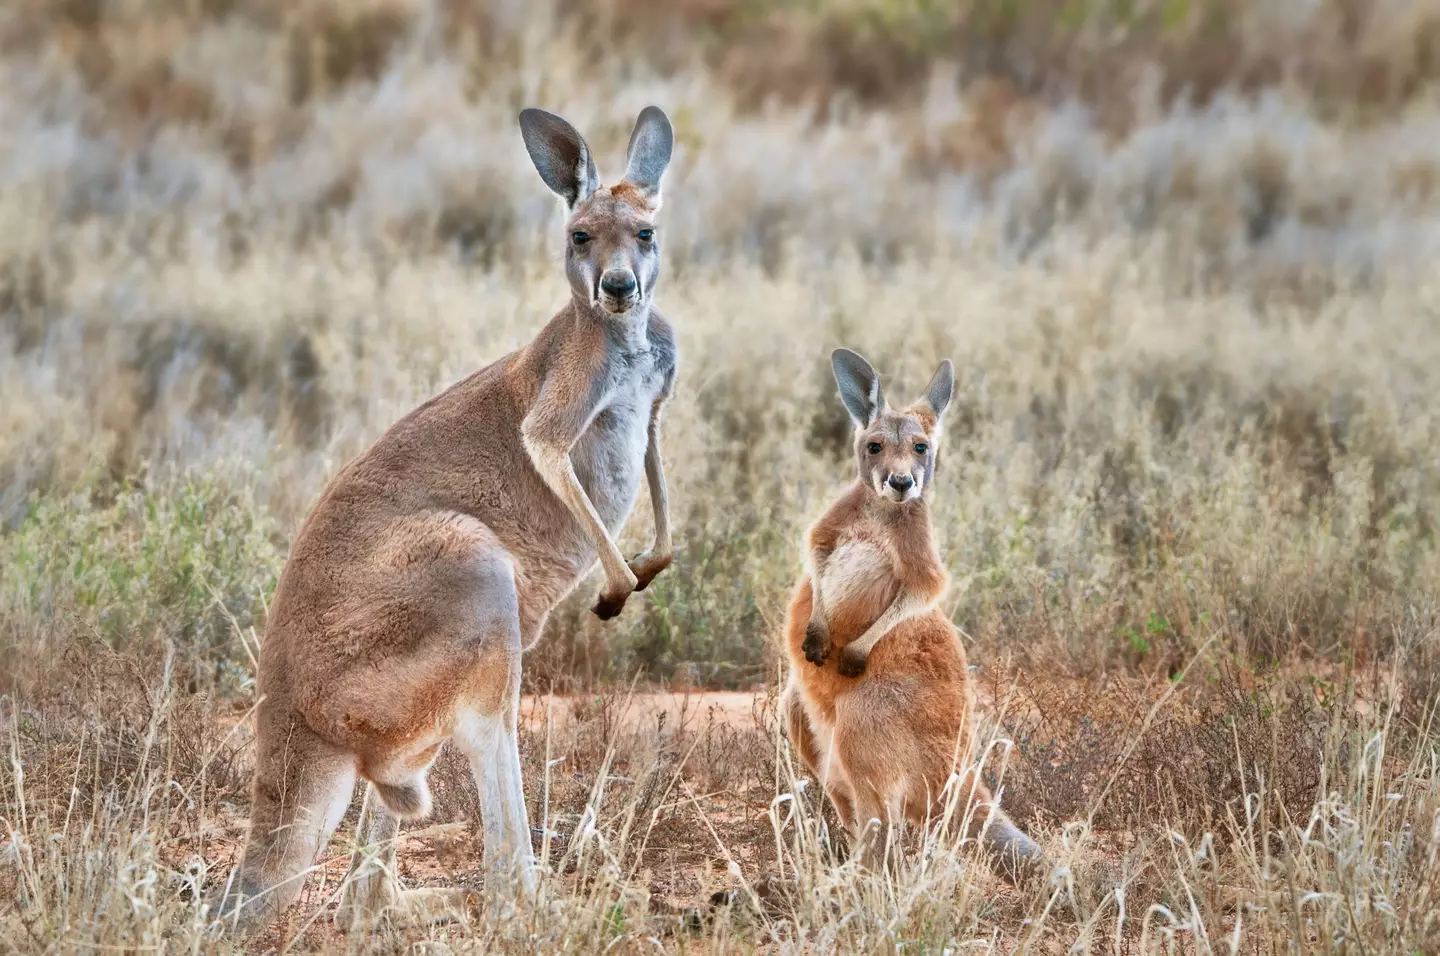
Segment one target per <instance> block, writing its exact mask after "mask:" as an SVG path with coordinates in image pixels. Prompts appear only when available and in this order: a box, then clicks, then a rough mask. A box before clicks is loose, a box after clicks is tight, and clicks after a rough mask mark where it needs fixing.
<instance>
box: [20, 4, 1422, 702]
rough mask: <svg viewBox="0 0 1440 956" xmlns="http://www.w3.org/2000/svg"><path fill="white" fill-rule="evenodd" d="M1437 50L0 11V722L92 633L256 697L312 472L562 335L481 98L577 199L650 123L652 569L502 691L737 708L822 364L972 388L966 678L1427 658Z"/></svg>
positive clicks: (1213, 17)
mask: <svg viewBox="0 0 1440 956" xmlns="http://www.w3.org/2000/svg"><path fill="white" fill-rule="evenodd" d="M1437 38H1440V8H1437V7H1436V6H1435V5H1433V4H1423V3H1401V2H1380V0H1376V2H1372V3H1364V2H1359V0H1304V2H1302V0H1274V2H1267V3H1258V2H1243V0H955V2H940V0H836V2H820V0H808V2H807V0H674V2H667V3H664V4H655V3H651V2H638V0H535V2H528V3H519V2H514V0H495V2H491V3H480V2H460V0H356V2H343V3H342V2H339V0H333V2H332V0H301V2H292V3H282V2H279V0H152V2H143V3H142V2H138V0H133V2H130V0H14V2H12V3H9V4H6V5H5V9H4V10H3V11H0V86H3V88H4V89H5V90H6V91H7V94H6V96H5V97H3V98H0V401H3V407H4V409H5V412H4V427H3V429H0V527H3V532H0V566H3V572H0V574H3V579H0V586H3V588H4V592H3V593H4V595H5V600H4V602H3V611H0V655H3V657H4V660H5V667H4V673H5V677H4V679H3V680H4V684H5V687H4V688H0V689H4V690H14V689H17V688H20V687H22V686H29V687H31V688H32V690H33V689H34V688H35V687H37V686H39V685H40V683H43V680H45V679H48V678H46V677H45V676H44V675H46V674H47V673H48V671H47V668H49V667H51V666H53V665H54V662H55V661H57V660H60V659H61V658H60V657H59V656H57V655H59V654H60V651H61V650H62V649H63V648H65V647H68V646H70V644H71V642H72V641H73V639H74V638H75V635H77V634H80V633H93V634H97V635H99V636H100V637H101V638H103V640H104V642H106V643H107V644H108V645H110V646H113V647H127V646H133V647H139V646H142V645H148V644H153V645H155V646H160V645H162V644H164V643H166V642H170V641H173V642H176V643H177V644H178V646H179V647H180V648H181V650H182V654H183V656H184V658H185V660H186V661H187V662H188V663H187V666H188V667H189V668H190V672H191V675H192V680H193V681H194V682H195V684H194V686H195V687H196V688H197V689H199V688H206V687H211V686H221V685H223V686H226V687H231V686H232V684H233V682H234V681H239V682H240V683H241V684H243V683H244V681H245V679H246V678H245V677H244V675H245V673H246V668H247V666H248V665H247V660H248V658H247V656H246V655H247V653H248V652H249V650H250V649H251V648H250V646H249V645H247V643H246V642H247V640H249V639H250V638H249V637H247V636H246V635H248V634H250V631H251V629H252V628H253V629H254V632H255V635H261V634H263V609H264V602H265V599H266V597H267V596H268V593H269V589H270V588H271V587H272V585H273V582H274V580H275V577H276V575H277V574H278V571H279V568H280V567H281V564H282V562H283V557H284V554H285V552H286V549H287V547H288V543H289V540H290V538H291V536H292V535H293V534H294V532H295V530H296V529H297V527H298V525H299V522H300V521H301V520H302V519H303V517H304V515H305V513H306V510H307V509H308V507H309V506H310V504H311V502H312V501H313V500H314V498H315V496H316V495H317V494H318V492H319V490H320V488H321V487H322V486H323V484H324V482H325V481H326V480H327V479H328V477H329V476H330V475H331V474H333V473H334V471H335V469H336V468H337V467H338V466H339V465H340V464H341V463H343V462H344V461H345V460H346V459H347V458H348V457H350V456H352V455H354V454H355V453H357V452H358V451H359V450H361V449H362V448H363V447H365V445H366V444H368V443H369V442H370V441H372V440H373V439H374V438H375V437H376V436H377V435H378V434H379V433H380V432H381V431H382V430H383V429H384V428H385V427H386V426H387V425H388V424H389V423H390V422H391V421H393V420H394V419H395V418H396V417H398V416H399V415H400V414H402V413H403V412H404V411H405V410H407V409H408V408H410V407H412V406H413V405H414V404H416V403H417V402H419V401H421V400H423V399H424V398H425V397H427V396H428V395H430V394H433V393H434V392H435V391H437V390H439V389H440V388H443V387H444V386H445V385H447V384H449V383H450V382H452V381H454V380H456V379H457V378H459V377H460V376H462V375H463V374H466V373H467V372H469V371H471V370H473V369H475V368H478V367H480V366H481V365H483V364H485V363H487V362H489V361H491V360H493V359H495V358H497V357H499V356H500V355H502V354H503V353H504V352H506V351H508V350H510V349H512V348H515V347H517V346H519V345H520V344H522V343H523V342H524V341H525V340H526V339H528V338H529V336H530V335H532V334H533V332H534V331H535V330H536V329H538V328H539V327H540V325H541V324H542V323H543V322H544V321H545V320H546V319H547V318H548V317H549V316H550V315H551V314H552V313H553V311H554V310H555V308H557V307H558V306H559V305H560V304H561V303H562V302H563V299H564V294H565V293H564V286H563V284H562V282H561V280H560V275H559V269H558V268H557V266H556V254H557V250H558V245H557V243H558V217H557V214H556V212H555V208H554V203H553V200H552V198H551V197H550V196H549V194H548V193H547V192H546V191H545V190H544V188H543V187H542V186H541V184H540V183H539V181H538V178H537V177H536V176H535V174H534V171H533V169H531V168H530V165H529V163H528V160H527V158H526V156H525V153H524V150H523V149H522V148H521V145H520V141H519V137H518V135H517V131H516V126H515V119H514V116H515V112H516V111H517V109H518V108H519V107H521V106H523V105H528V104H538V105H543V106H545V107H546V108H549V109H552V110H555V111H558V112H561V113H563V114H564V115H566V116H568V117H569V118H571V119H572V120H573V121H574V122H575V123H576V124H577V125H578V126H579V127H580V128H581V129H582V130H583V131H584V132H585V134H586V135H587V137H589V138H590V140H591V142H592V144H593V145H594V146H595V148H596V149H597V151H598V154H599V155H600V157H601V158H602V160H603V162H602V163H601V171H602V176H604V175H605V174H606V173H607V172H609V173H611V174H612V175H613V173H614V171H615V170H616V169H618V168H619V164H620V161H621V156H622V154H623V148H624V142H625V139H626V137H627V136H628V133H629V129H630V125H631V123H632V122H633V117H634V115H635V114H636V112H638V110H639V109H640V107H642V106H643V105H645V104H646V103H650V102H655V103H659V104H661V105H662V106H664V107H665V108H666V109H667V110H668V111H669V113H670V115H671V116H672V118H673V120H674V122H675V126H676V129H677V134H678V138H679V148H678V152H677V158H676V163H675V165H674V167H673V169H672V172H671V174H670V176H669V179H668V181H667V197H668V199H667V203H666V210H665V212H664V214H663V216H664V230H665V255H666V267H665V268H666V276H665V279H664V282H665V285H664V287H663V288H662V290H661V294H660V300H661V303H662V306H664V307H665V308H666V309H667V311H668V312H669V313H671V314H672V315H673V316H674V317H675V319H676V320H677V322H678V323H679V325H680V328H681V330H682V331H681V335H682V346H683V348H684V354H685V365H684V370H683V375H682V385H681V391H680V395H679V398H678V399H677V402H676V403H675V407H674V410H673V412H672V415H671V425H670V428H669V437H668V439H667V441H668V444H667V455H668V456H669V457H670V459H671V464H670V470H671V472H672V474H673V475H674V476H675V483H676V485H677V490H676V495H675V502H676V504H675V507H676V512H677V519H678V521H679V523H680V547H681V552H680V557H679V560H678V562H677V565H676V568H675V570H674V571H673V572H670V573H668V574H667V575H666V576H665V578H663V579H662V581H661V582H660V583H659V584H658V585H657V587H656V588H655V589H653V590H652V591H651V592H649V593H648V594H647V596H646V601H645V602H643V604H641V605H639V606H636V607H635V608H634V609H633V610H632V611H630V612H627V614H626V615H625V617H624V619H623V620H622V621H621V622H620V623H619V625H618V626H613V627H609V628H602V627H600V626H599V625H598V623H597V622H594V621H592V620H590V619H589V618H588V617H587V616H586V615H585V614H583V613H582V605H583V603H584V602H583V599H584V598H586V597H588V594H589V591H590V590H591V584H586V585H584V586H582V588H581V591H582V592H583V593H580V594H577V595H576V596H575V598H574V599H573V600H572V601H571V602H569V603H568V604H567V605H566V606H565V607H564V608H562V610H561V611H560V612H558V613H557V614H556V615H555V616H554V619H553V624H552V634H551V635H550V636H549V637H548V638H547V639H546V641H545V642H544V643H543V644H542V645H541V647H540V648H538V649H537V650H536V651H535V652H534V654H533V655H532V659H531V663H530V665H529V670H528V677H529V679H530V680H531V681H532V684H533V686H536V687H542V686H558V687H578V686H593V685H594V684H595V683H596V682H597V681H604V680H609V679H615V678H621V679H623V678H628V677H629V676H631V675H633V674H635V673H636V672H637V671H638V672H640V673H642V674H643V675H644V676H645V678H646V679H650V680H659V681H671V680H678V681H681V682H686V683H692V682H698V683H700V684H705V685H710V686H723V687H751V686H755V685H756V684H757V683H759V682H763V681H765V680H767V679H768V678H773V670H774V667H775V663H776V661H775V659H774V657H773V655H771V654H770V653H769V651H768V643H767V638H768V635H769V634H771V633H772V632H773V631H774V629H775V627H776V625H777V623H778V619H779V617H780V615H781V614H782V613H783V607H784V601H785V597H786V594H787V592H788V588H789V587H790V583H791V581H792V580H793V577H794V574H795V573H796V571H797V561H796V549H795V543H796V540H797V537H798V535H799V534H800V533H801V532H802V530H803V528H804V527H805V525H806V523H807V522H808V520H810V518H811V517H812V516H813V515H814V514H815V512H816V511H817V509H818V508H819V507H820V506H821V504H822V503H823V501H824V500H825V498H826V497H827V496H829V495H831V494H833V493H834V491H835V490H836V489H837V488H838V487H839V486H840V485H841V484H842V483H843V482H844V481H845V480H846V478H847V469H848V467H849V466H848V463H847V462H848V459H847V455H846V443H847V441H848V436H847V431H846V425H845V419H844V416H843V413H842V411H841V410H840V408H839V406H838V404H837V403H836V402H835V401H834V400H833V390H832V386H831V383H830V382H829V379H828V372H827V369H826V366H825V361H824V357H825V355H826V354H827V351H828V349H829V348H831V347H832V346H834V345H836V344H840V343H844V344H848V345H851V346H853V347H857V348H860V349H862V350H864V351H866V352H867V354H869V355H871V356H872V358H873V359H874V361H875V362H876V363H877V365H878V366H879V367H880V368H881V369H882V370H884V371H885V373H886V374H887V375H891V376H894V378H892V381H895V380H896V379H898V382H897V384H896V385H895V387H894V389H893V390H894V391H895V393H896V394H901V393H903V391H904V389H905V388H907V387H908V388H914V387H916V386H917V385H918V383H920V382H921V380H922V377H923V375H924V374H926V373H927V372H928V370H929V369H930V368H932V367H933V364H934V362H935V361H937V360H938V359H939V358H940V357H942V356H945V355H948V356H951V357H953V358H954V359H955V360H956V361H957V363H958V365H959V367H960V389H959V398H958V400H957V406H956V409H955V411H954V413H953V415H954V419H955V421H954V424H953V426H952V428H951V431H950V438H949V440H948V442H947V447H946V449H945V460H944V465H943V468H944V471H945V477H944V480H943V481H942V483H941V486H940V487H939V488H938V489H937V507H938V514H939V521H940V525H941V529H942V533H943V540H944V544H945V548H946V553H947V556H948V559H949V560H950V562H951V565H952V570H953V571H954V572H955V574H956V578H957V587H956V588H955V590H954V592H953V594H952V604H953V610H954V612H955V618H956V621H957V622H958V623H960V624H961V625H962V626H963V627H965V628H966V629H967V634H969V636H970V638H971V639H972V640H973V641H975V642H977V643H978V645H979V646H980V647H981V648H983V649H984V653H983V654H982V655H981V659H985V658H986V657H987V656H990V655H992V654H993V655H999V657H1000V658H1001V659H1014V660H1017V661H1024V660H1029V659H1032V657H1033V656H1035V655H1043V657H1044V659H1046V660H1054V659H1056V658H1055V653H1056V652H1057V651H1059V652H1061V657H1060V659H1062V660H1064V661H1065V662H1066V666H1067V667H1070V668H1072V669H1075V670H1076V671H1077V672H1079V671H1087V672H1089V671H1094V670H1095V669H1097V668H1106V667H1120V668H1122V669H1127V670H1129V669H1138V670H1139V671H1141V672H1147V673H1148V672H1152V671H1164V670H1167V669H1168V670H1173V669H1174V668H1176V667H1177V666H1178V664H1179V662H1181V661H1183V660H1184V659H1186V655H1188V654H1189V653H1190V652H1191V651H1192V650H1193V647H1194V646H1195V644H1196V642H1197V640H1200V639H1202V638H1203V637H1208V636H1210V635H1211V634H1216V633H1218V634H1219V635H1220V636H1221V637H1222V639H1223V643H1224V645H1225V646H1226V647H1228V648H1230V649H1232V650H1233V651H1234V652H1235V653H1237V654H1240V655H1241V657H1242V658H1243V659H1244V660H1245V661H1247V666H1255V667H1260V668H1265V667H1273V666H1276V665H1277V664H1280V663H1283V662H1284V661H1286V660H1290V659H1294V660H1312V659H1323V660H1333V661H1339V660H1352V659H1355V658H1360V659H1363V660H1366V661H1369V660H1381V661H1387V662H1391V663H1394V662H1398V661H1399V660H1401V659H1402V658H1403V659H1404V660H1405V661H1407V662H1409V665H1407V666H1411V667H1412V668H1413V672H1414V673H1415V674H1417V675H1430V674H1432V671H1431V670H1430V666H1431V662H1433V659H1434V652H1433V650H1432V649H1431V648H1432V645H1433V641H1432V640H1431V639H1430V637H1431V631H1432V627H1433V615H1434V611H1435V603H1434V597H1435V592H1436V587H1437V585H1436V581H1437V577H1436V573H1435V572H1436V570H1437V567H1436V561H1435V548H1434V544H1435V542H1434V533H1435V519H1436V515H1437V506H1440V482H1437V479H1436V469H1435V467H1434V465H1435V449H1436V447H1437V446H1436V444H1435V435H1436V427H1437V420H1436V411H1437V400H1436V398H1435V393H1436V387H1435V386H1436V381H1435V375H1436V373H1435V371H1434V369H1435V368H1436V367H1437V360H1440V330H1437V325H1436V286H1435V279H1434V273H1433V268H1432V264H1433V262H1435V261H1436V254H1437V252H1440V228H1437V224H1440V218H1437V215H1436V213H1437V201H1440V197H1437V186H1440V107H1437V106H1436V102H1435V91H1436V82H1435V81H1436V78H1437V77H1436V74H1437V71H1440V53H1437V46H1436V44H1437ZM643 512H644V509H640V517H637V519H636V527H632V529H631V535H632V536H633V538H634V539H635V540H636V541H639V540H642V539H643V537H644V532H645V529H644V527H642V526H640V525H641V524H642V523H643V522H644V521H646V520H647V519H645V518H644V516H643ZM255 639H258V637H256V638H255ZM137 653H138V652H137ZM1421 662H1425V663H1424V666H1421ZM1434 673H1436V674H1440V672H1434ZM1425 679H1426V680H1429V679H1430V678H1429V677H1428V676H1425ZM216 681H219V682H220V684H215V682H216ZM227 682H229V683H227Z"/></svg>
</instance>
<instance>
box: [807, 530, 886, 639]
mask: <svg viewBox="0 0 1440 956" xmlns="http://www.w3.org/2000/svg"><path fill="white" fill-rule="evenodd" d="M898 587H899V584H898V581H897V580H896V576H895V558H894V555H893V553H892V551H891V549H890V547H889V546H888V544H887V543H886V541H885V540H884V538H883V537H882V536H881V534H880V533H879V530H878V529H871V528H868V527H865V526H863V525H862V526H860V527H857V528H856V529H854V531H853V532H852V533H850V534H847V535H846V536H845V537H844V538H843V539H842V540H841V541H840V542H839V544H838V545H837V546H836V548H835V550H834V551H832V552H831V554H830V556H829V558H828V559H827V560H826V561H825V564H824V567H823V568H822V570H821V572H820V593H821V595H822V596H823V599H824V603H825V609H826V613H827V617H828V618H829V623H830V628H831V636H832V637H833V638H835V639H836V640H839V641H842V642H844V641H848V640H852V639H853V638H855V637H858V636H859V633H860V632H861V631H863V630H864V629H865V628H866V627H867V626H869V624H870V623H871V622H873V621H874V620H875V619H876V618H877V617H879V616H880V614H881V613H883V612H884V610H885V608H886V607H887V606H888V605H889V604H890V602H891V601H892V600H894V597H895V592H896V590H897V588H898Z"/></svg>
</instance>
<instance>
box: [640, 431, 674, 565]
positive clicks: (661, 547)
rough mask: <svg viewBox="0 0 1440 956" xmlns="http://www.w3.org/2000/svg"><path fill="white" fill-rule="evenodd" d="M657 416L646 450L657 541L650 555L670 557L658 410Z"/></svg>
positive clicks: (646, 475) (651, 505) (668, 496)
mask: <svg viewBox="0 0 1440 956" xmlns="http://www.w3.org/2000/svg"><path fill="white" fill-rule="evenodd" d="M656 415H657V418H656V419H653V420H652V422H651V425H650V443H649V445H648V446H647V447H646V449H645V481H646V483H647V484H648V485H649V486H650V507H651V509H652V511H653V513H654V516H655V541H654V543H653V544H652V545H651V546H650V553H651V554H653V555H669V554H670V553H671V552H672V551H674V545H673V544H672V542H671V540H670V494H669V490H668V489H667V488H666V486H665V465H664V463H663V462H662V461H661V460H660V423H659V420H658V415H659V412H658V410H657V412H656Z"/></svg>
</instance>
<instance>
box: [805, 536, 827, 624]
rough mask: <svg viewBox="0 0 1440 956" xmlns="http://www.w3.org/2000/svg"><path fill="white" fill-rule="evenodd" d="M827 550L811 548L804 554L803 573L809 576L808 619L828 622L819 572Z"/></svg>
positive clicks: (823, 622)
mask: <svg viewBox="0 0 1440 956" xmlns="http://www.w3.org/2000/svg"><path fill="white" fill-rule="evenodd" d="M828 553H829V552H827V551H822V550H821V549H819V548H811V549H810V550H809V551H808V552H807V553H806V555H805V573H806V574H807V575H809V577H810V620H812V621H819V622H820V623H822V624H828V623H829V618H828V617H826V615H825V599H824V598H822V597H821V596H820V574H821V571H822V569H823V567H824V563H825V558H826V556H827V555H828Z"/></svg>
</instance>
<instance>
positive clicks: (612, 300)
mask: <svg viewBox="0 0 1440 956" xmlns="http://www.w3.org/2000/svg"><path fill="white" fill-rule="evenodd" d="M638 288H639V286H638V284H637V283H636V281H635V273H633V272H631V271H630V270H629V269H607V270H605V274H604V275H602V276H601V277H600V293H601V295H600V298H601V300H602V302H603V303H604V305H605V308H606V309H607V310H608V311H610V312H624V311H625V310H626V309H628V308H629V307H630V306H631V305H633V304H634V302H635V298H636V293H637V290H638Z"/></svg>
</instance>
